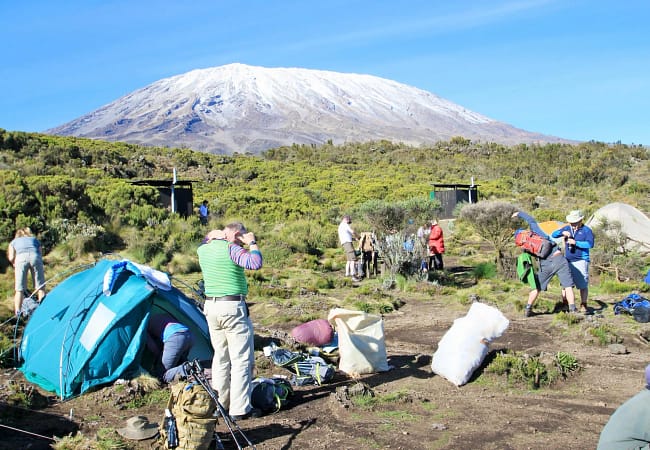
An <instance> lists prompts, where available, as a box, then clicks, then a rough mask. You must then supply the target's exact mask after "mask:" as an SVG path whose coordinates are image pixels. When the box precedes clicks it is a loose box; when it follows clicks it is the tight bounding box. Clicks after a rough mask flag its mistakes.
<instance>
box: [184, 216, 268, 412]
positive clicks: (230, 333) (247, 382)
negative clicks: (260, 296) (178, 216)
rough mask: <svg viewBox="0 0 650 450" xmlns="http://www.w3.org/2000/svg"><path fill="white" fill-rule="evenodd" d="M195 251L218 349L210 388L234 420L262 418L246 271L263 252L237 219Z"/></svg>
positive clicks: (257, 262)
mask: <svg viewBox="0 0 650 450" xmlns="http://www.w3.org/2000/svg"><path fill="white" fill-rule="evenodd" d="M244 246H248V250H247V249H245V248H244ZM197 253H198V255H199V265H200V266H201V272H202V274H203V282H204V285H205V304H204V312H205V315H206V318H207V321H208V327H209V329H210V341H211V342H212V348H213V349H214V358H213V359H212V387H213V388H214V389H215V390H216V391H217V393H218V395H219V398H220V401H221V403H222V405H223V407H224V408H225V409H226V410H229V413H230V416H231V417H232V418H233V419H235V420H243V419H248V418H250V417H259V416H260V415H261V412H260V411H259V410H257V409H255V408H253V407H252V406H251V381H252V378H253V367H254V363H255V355H254V353H253V350H254V348H253V322H252V321H251V319H250V317H249V314H248V305H247V304H246V295H247V294H248V283H247V281H246V275H245V273H244V270H257V269H260V268H261V267H262V253H261V252H260V250H259V247H258V246H257V241H256V240H255V235H254V234H253V233H251V232H247V231H246V228H245V227H244V225H243V224H242V223H239V222H235V223H231V224H229V225H226V227H225V228H224V229H223V230H213V231H211V232H210V233H208V235H207V236H206V241H205V243H203V244H201V245H200V246H199V248H198V250H197Z"/></svg>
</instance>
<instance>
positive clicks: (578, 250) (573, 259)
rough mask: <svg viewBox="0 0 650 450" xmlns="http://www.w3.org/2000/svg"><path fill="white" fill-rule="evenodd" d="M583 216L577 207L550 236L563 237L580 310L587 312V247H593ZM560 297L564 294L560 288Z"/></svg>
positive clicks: (592, 238)
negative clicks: (565, 222)
mask: <svg viewBox="0 0 650 450" xmlns="http://www.w3.org/2000/svg"><path fill="white" fill-rule="evenodd" d="M584 218H585V216H584V214H582V211H580V210H579V209H576V210H573V211H571V212H570V213H569V215H567V216H566V221H567V222H568V223H567V225H564V226H563V227H562V228H559V229H557V230H555V231H554V232H553V233H552V234H551V237H553V238H564V257H565V258H566V259H567V261H569V268H570V269H571V275H572V276H573V282H574V283H575V285H576V288H578V289H580V312H584V313H586V312H588V309H587V297H589V249H591V248H593V247H594V233H593V231H591V228H589V227H588V226H586V225H585V224H584V223H583V222H582V221H583V219H584ZM562 299H563V300H566V294H565V292H564V289H562Z"/></svg>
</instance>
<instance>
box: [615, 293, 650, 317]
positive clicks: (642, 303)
mask: <svg viewBox="0 0 650 450" xmlns="http://www.w3.org/2000/svg"><path fill="white" fill-rule="evenodd" d="M621 313H626V314H630V315H632V316H633V317H634V320H636V321H637V322H643V323H645V322H649V321H650V300H648V299H647V298H645V297H642V296H640V295H639V294H636V293H633V294H630V295H628V296H627V297H625V298H624V299H623V300H621V301H620V302H617V303H615V304H614V314H621Z"/></svg>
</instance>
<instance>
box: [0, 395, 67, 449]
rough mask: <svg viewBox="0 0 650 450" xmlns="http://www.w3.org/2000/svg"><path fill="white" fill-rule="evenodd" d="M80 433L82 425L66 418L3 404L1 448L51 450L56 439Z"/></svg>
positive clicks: (0, 427)
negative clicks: (54, 437) (56, 437)
mask: <svg viewBox="0 0 650 450" xmlns="http://www.w3.org/2000/svg"><path fill="white" fill-rule="evenodd" d="M78 430H79V426H78V425H77V424H76V423H75V422H73V421H71V420H68V419H67V418H66V417H61V416H58V415H55V414H48V413H44V412H40V411H34V410H32V409H25V408H20V407H17V406H13V405H9V404H7V403H4V402H0V449H17V448H29V449H30V450H41V449H51V447H50V445H51V444H52V443H53V442H54V439H53V436H58V437H63V436H67V435H69V434H70V433H76V432H77V431H78Z"/></svg>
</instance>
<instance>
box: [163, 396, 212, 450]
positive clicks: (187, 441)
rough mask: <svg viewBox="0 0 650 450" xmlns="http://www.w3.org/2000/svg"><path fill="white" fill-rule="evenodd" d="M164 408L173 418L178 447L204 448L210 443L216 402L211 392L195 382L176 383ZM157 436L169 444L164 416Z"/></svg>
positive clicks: (198, 449) (193, 449) (165, 444)
mask: <svg viewBox="0 0 650 450" xmlns="http://www.w3.org/2000/svg"><path fill="white" fill-rule="evenodd" d="M167 408H168V409H169V410H170V411H171V413H172V415H173V416H174V418H175V419H176V429H177V435H178V446H177V447H175V448H176V449H180V450H207V449H208V448H209V447H210V444H211V443H212V440H213V437H214V433H215V429H216V425H217V417H216V416H215V415H214V413H215V411H216V409H217V405H216V404H215V402H214V400H212V397H210V394H208V392H207V391H206V390H205V389H204V388H203V387H202V386H201V385H200V384H198V383H176V384H174V385H172V387H171V395H170V397H169V401H168V402H167ZM161 424H162V425H161V427H160V436H161V439H162V444H163V446H164V448H171V447H169V443H168V435H167V430H166V427H165V424H167V420H166V419H165V418H164V417H163V420H162V421H161Z"/></svg>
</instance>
